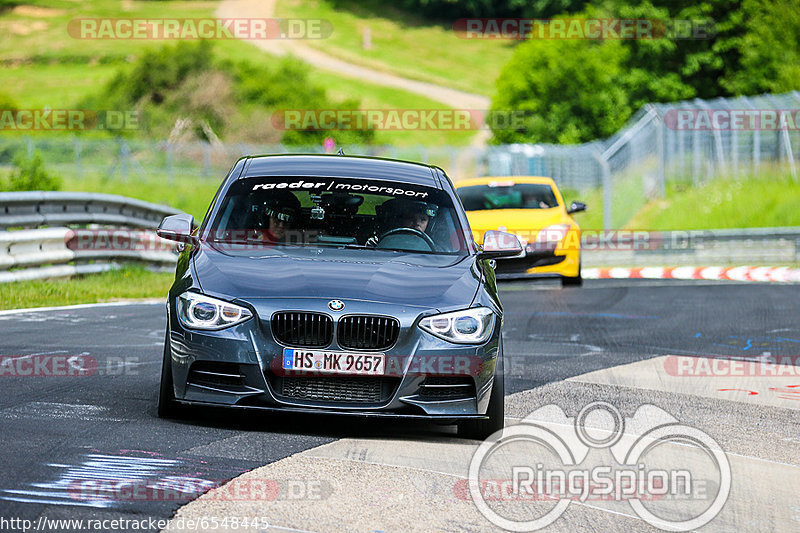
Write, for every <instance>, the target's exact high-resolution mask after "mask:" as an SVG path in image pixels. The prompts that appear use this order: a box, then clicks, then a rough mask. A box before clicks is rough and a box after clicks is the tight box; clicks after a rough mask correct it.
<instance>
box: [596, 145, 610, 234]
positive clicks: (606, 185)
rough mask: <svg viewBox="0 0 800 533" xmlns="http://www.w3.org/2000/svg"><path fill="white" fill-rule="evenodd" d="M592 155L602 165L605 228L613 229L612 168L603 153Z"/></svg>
mask: <svg viewBox="0 0 800 533" xmlns="http://www.w3.org/2000/svg"><path fill="white" fill-rule="evenodd" d="M592 156H593V157H594V159H595V161H597V164H598V165H599V166H600V183H601V184H602V186H603V230H604V231H608V230H609V229H611V216H612V214H613V211H612V209H611V198H612V197H613V196H614V194H613V193H614V191H613V190H612V185H611V169H610V168H609V166H608V161H606V159H605V157H604V156H603V154H602V153H600V152H594V153H593V154H592Z"/></svg>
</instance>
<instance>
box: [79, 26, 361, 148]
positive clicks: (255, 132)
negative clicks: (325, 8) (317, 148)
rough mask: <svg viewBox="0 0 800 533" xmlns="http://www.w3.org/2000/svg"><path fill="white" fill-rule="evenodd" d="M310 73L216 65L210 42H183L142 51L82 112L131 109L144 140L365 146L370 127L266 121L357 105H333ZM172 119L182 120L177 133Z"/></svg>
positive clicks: (289, 61) (285, 63)
mask: <svg viewBox="0 0 800 533" xmlns="http://www.w3.org/2000/svg"><path fill="white" fill-rule="evenodd" d="M309 73H310V69H309V67H308V66H306V65H305V64H303V63H302V62H300V61H299V60H297V59H293V58H284V59H280V60H275V61H270V62H265V63H259V64H252V63H248V62H235V61H218V60H216V59H215V58H214V51H213V47H212V45H211V44H210V43H208V42H206V41H200V42H197V43H188V42H181V43H178V44H177V45H175V46H163V47H161V48H158V49H154V50H149V51H147V52H146V53H145V54H143V55H142V56H141V57H140V58H139V59H137V60H136V61H135V62H134V64H133V65H132V66H129V67H127V68H123V69H122V70H120V72H119V73H117V75H116V76H114V78H113V79H112V80H111V81H110V82H109V83H108V84H107V85H106V86H105V88H104V89H103V91H102V92H101V93H99V94H98V95H97V96H95V97H93V98H90V99H87V100H85V101H84V102H83V103H82V107H85V108H87V109H115V110H129V109H135V110H137V111H138V114H139V116H140V121H139V123H140V131H139V134H143V135H147V136H149V137H160V138H166V137H168V136H170V135H171V134H176V135H177V134H180V135H181V136H185V135H187V132H188V134H189V135H192V136H193V137H194V138H198V139H204V140H211V139H209V132H208V128H210V129H211V131H213V135H215V136H216V137H218V138H220V139H223V140H229V141H233V142H263V143H277V142H283V143H285V144H316V143H321V142H322V141H323V139H324V138H325V137H328V136H330V137H333V138H334V140H335V141H336V142H338V143H345V144H367V143H371V142H372V141H373V139H374V131H372V130H368V131H352V130H344V131H328V130H326V131H320V130H314V131H282V130H276V129H275V128H273V127H272V124H271V122H270V116H271V114H272V113H274V112H275V111H278V110H281V109H344V108H346V109H357V108H358V107H359V102H358V101H357V100H346V101H343V102H336V101H333V100H331V99H330V98H329V97H328V96H327V94H326V91H325V89H324V88H323V87H322V86H320V85H317V84H315V83H313V82H312V80H311V79H310V75H309ZM186 119H188V120H186ZM178 120H186V122H184V123H183V124H184V126H182V127H179V128H175V126H176V124H177V121H178ZM187 124H188V125H189V126H186V125H187ZM178 130H180V132H179V133H178ZM131 134H134V133H131ZM184 138H185V137H184Z"/></svg>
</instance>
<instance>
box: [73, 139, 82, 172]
mask: <svg viewBox="0 0 800 533" xmlns="http://www.w3.org/2000/svg"><path fill="white" fill-rule="evenodd" d="M72 149H73V152H74V154H75V177H76V178H77V177H80V176H81V174H82V172H81V141H80V139H78V138H77V137H73V138H72Z"/></svg>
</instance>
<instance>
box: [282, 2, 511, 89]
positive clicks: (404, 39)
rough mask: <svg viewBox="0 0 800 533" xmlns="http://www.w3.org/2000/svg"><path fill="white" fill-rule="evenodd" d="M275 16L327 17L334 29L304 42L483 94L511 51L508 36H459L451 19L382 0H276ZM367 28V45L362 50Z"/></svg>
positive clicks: (343, 56)
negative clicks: (416, 12) (424, 14)
mask: <svg viewBox="0 0 800 533" xmlns="http://www.w3.org/2000/svg"><path fill="white" fill-rule="evenodd" d="M276 15H277V16H279V17H294V18H310V19H323V20H327V21H329V22H330V23H331V24H332V25H333V28H334V30H333V34H332V35H331V36H330V37H328V38H326V39H318V40H313V39H311V40H308V41H307V44H309V45H310V46H313V47H315V48H318V49H320V50H322V51H324V52H326V53H329V54H331V55H334V56H337V57H340V58H341V59H344V60H346V61H349V62H351V63H358V64H361V65H364V66H368V67H370V68H374V69H376V70H382V71H385V72H392V73H395V74H398V75H401V76H403V77H406V78H412V79H417V80H421V81H426V82H431V83H436V84H438V85H446V86H448V87H452V88H454V89H460V90H462V91H466V92H471V93H476V94H482V95H485V96H491V95H492V94H494V90H495V87H494V82H495V80H496V79H497V76H498V75H499V74H500V70H501V69H502V67H503V65H505V63H506V62H507V61H508V60H509V59H510V58H511V55H512V54H513V52H514V44H513V41H507V40H501V39H461V38H459V37H458V36H457V35H456V33H455V32H454V31H453V23H454V22H455V21H444V22H440V23H436V22H432V21H430V20H428V19H425V18H422V17H419V16H417V15H414V14H413V13H409V12H407V11H403V10H401V9H398V8H397V7H395V6H393V5H391V4H390V3H386V2H382V1H381V0H360V1H356V0H308V1H306V0H280V1H279V2H278V4H277V8H276ZM367 29H368V31H369V32H370V34H371V42H372V46H371V48H369V49H364V47H363V34H364V31H365V30H367Z"/></svg>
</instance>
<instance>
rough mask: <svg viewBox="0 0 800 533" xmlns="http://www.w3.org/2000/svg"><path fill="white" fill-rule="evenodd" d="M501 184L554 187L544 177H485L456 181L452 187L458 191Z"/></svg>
mask: <svg viewBox="0 0 800 533" xmlns="http://www.w3.org/2000/svg"><path fill="white" fill-rule="evenodd" d="M502 182H510V183H541V184H544V185H551V186H553V187H555V186H556V182H554V181H553V178H547V177H544V176H485V177H482V178H468V179H464V180H458V181H457V182H456V183H455V184H454V185H455V187H456V188H457V189H458V188H460V187H469V186H471V185H489V184H490V183H497V184H500V183H502Z"/></svg>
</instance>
